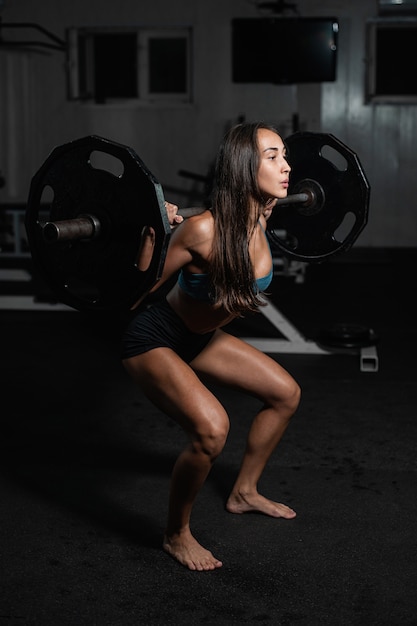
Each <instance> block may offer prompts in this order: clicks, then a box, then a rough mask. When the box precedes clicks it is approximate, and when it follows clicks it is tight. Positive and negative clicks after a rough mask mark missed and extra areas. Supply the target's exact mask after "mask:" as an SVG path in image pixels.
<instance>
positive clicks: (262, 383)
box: [123, 123, 300, 571]
mask: <svg viewBox="0 0 417 626" xmlns="http://www.w3.org/2000/svg"><path fill="white" fill-rule="evenodd" d="M289 173H290V166H289V165H288V162H287V160H286V152H285V146H284V143H283V141H282V139H281V137H280V136H279V135H278V133H277V132H276V130H275V129H274V128H273V127H271V126H269V125H266V124H263V123H245V124H239V125H237V126H235V127H233V128H232V129H231V130H230V131H229V132H228V134H227V135H226V137H225V139H224V142H223V144H222V146H221V147H220V150H219V153H218V157H217V161H216V167H215V178H214V190H213V195H212V207H211V209H210V210H206V211H204V212H203V213H201V214H200V215H195V216H193V217H190V218H188V219H187V220H185V221H183V222H182V223H181V224H180V225H178V226H176V228H175V230H174V232H173V234H172V236H171V239H170V243H169V248H168V252H167V257H166V261H165V264H164V269H163V275H162V278H161V280H160V281H159V282H158V284H157V285H155V287H154V288H153V291H154V290H155V289H157V288H158V287H159V286H160V285H161V284H162V283H164V282H165V281H166V280H167V279H168V278H169V277H170V276H172V275H173V274H174V273H176V272H178V271H179V276H178V280H177V282H176V284H175V285H174V287H173V288H172V289H171V290H170V291H169V292H168V294H167V296H166V298H164V299H163V300H162V302H157V303H156V304H153V305H152V306H150V307H149V308H148V309H145V310H143V311H140V312H139V313H138V314H137V316H136V317H134V319H133V320H132V322H131V323H130V325H129V328H128V329H127V332H126V334H125V337H124V348H123V364H124V366H125V368H126V370H127V372H128V373H129V374H130V376H131V377H132V378H133V380H134V381H135V382H136V383H137V384H139V386H140V387H141V388H142V390H143V392H144V393H145V394H146V396H147V397H148V398H149V399H150V400H151V401H152V402H153V403H154V404H155V405H156V406H157V407H158V408H159V409H161V410H162V411H163V412H164V413H166V414H167V415H169V416H170V417H171V418H173V419H174V420H175V421H176V422H177V423H178V424H179V425H180V426H181V427H182V428H183V429H184V431H185V433H186V434H187V436H188V440H189V441H188V445H187V446H186V447H185V449H184V450H183V451H182V452H181V454H180V455H179V457H178V459H177V461H176V463H175V466H174V468H173V472H172V477H171V488H170V497H169V511H168V522H167V526H166V531H165V535H164V540H163V548H164V550H165V551H166V552H167V553H169V554H170V555H171V556H173V557H174V558H175V559H176V560H177V561H179V562H180V563H181V564H182V565H184V566H186V567H188V568H189V569H190V570H198V571H203V570H213V569H216V568H218V567H221V565H222V562H221V561H220V560H219V559H217V558H216V557H215V556H214V555H213V554H212V553H211V552H210V551H209V550H207V549H206V548H204V547H203V546H202V545H201V544H200V543H199V542H198V541H197V540H196V539H195V538H194V536H193V535H192V533H191V530H190V516H191V511H192V507H193V504H194V501H195V499H196V497H197V494H198V493H199V491H200V489H201V487H202V486H203V484H204V481H205V480H206V478H207V476H208V474H209V472H210V469H211V467H212V465H213V462H214V461H215V459H216V458H217V456H218V455H219V454H220V453H221V451H222V449H223V447H224V445H225V442H226V438H227V435H228V431H229V418H228V415H227V413H226V411H225V409H224V407H223V406H222V405H221V404H220V402H219V401H218V400H217V398H216V397H215V396H214V395H213V394H212V392H211V391H210V390H209V388H208V387H206V386H205V384H204V382H203V381H204V380H205V381H211V382H214V383H217V384H222V385H229V386H231V387H233V388H234V389H240V390H241V391H244V392H245V393H247V394H250V395H252V396H255V397H256V398H258V399H259V400H260V401H261V402H262V408H261V409H260V411H259V413H258V414H257V415H256V416H255V418H254V420H253V423H252V426H251V428H250V430H249V434H248V439H247V445H246V450H245V453H244V456H243V460H242V464H241V467H240V470H239V473H238V476H237V479H236V482H235V484H234V486H233V488H232V491H231V493H230V495H229V497H228V500H227V502H226V509H227V510H228V511H229V512H230V513H238V514H241V513H246V512H253V511H256V512H259V513H262V514H265V515H269V516H271V517H277V518H278V517H281V518H286V519H291V518H293V517H295V515H296V514H295V511H293V510H292V509H290V508H289V507H288V506H286V505H285V504H281V503H278V502H274V501H272V500H269V499H267V498H265V497H264V496H262V495H260V494H259V493H258V491H257V483H258V481H259V478H260V476H261V474H262V472H263V470H264V468H265V466H266V464H267V461H268V459H269V458H270V456H271V454H272V452H273V451H274V450H275V448H276V446H277V444H278V442H279V441H280V439H281V437H282V435H283V434H284V431H285V429H286V427H287V425H288V422H289V419H290V417H291V416H292V415H293V414H294V412H295V411H296V409H297V407H298V404H299V401H300V388H299V386H298V384H297V383H296V381H295V380H294V379H293V378H292V377H291V376H290V375H289V374H288V372H286V371H285V370H284V369H283V368H282V367H281V366H280V365H279V364H278V363H276V362H275V361H274V360H273V359H271V358H270V357H268V356H267V355H265V354H264V353H263V352H260V351H259V350H257V349H256V348H254V347H252V346H250V345H248V344H246V343H245V342H244V341H242V340H241V339H239V338H237V337H234V336H232V335H230V334H228V333H226V332H225V331H224V330H222V326H224V325H226V324H227V323H229V322H231V320H233V319H235V318H236V317H241V316H243V315H244V314H245V313H248V312H252V311H256V310H257V309H258V308H259V306H262V304H264V299H263V297H262V292H263V291H265V290H266V289H267V287H268V286H269V284H270V282H271V280H272V275H273V271H272V270H273V266H272V257H271V252H270V249H269V244H268V240H267V238H266V235H265V229H266V221H267V219H268V218H269V216H270V215H271V212H272V209H273V207H274V205H275V204H276V201H277V198H284V197H286V195H287V189H288V180H289ZM166 205H167V211H168V216H169V219H170V223H171V224H173V225H175V224H177V223H178V222H181V220H182V218H181V217H180V216H178V215H177V207H176V206H175V205H172V204H170V203H166Z"/></svg>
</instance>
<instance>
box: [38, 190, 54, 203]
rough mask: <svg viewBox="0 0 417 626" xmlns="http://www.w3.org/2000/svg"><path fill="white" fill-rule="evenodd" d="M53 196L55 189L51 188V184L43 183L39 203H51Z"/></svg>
mask: <svg viewBox="0 0 417 626" xmlns="http://www.w3.org/2000/svg"><path fill="white" fill-rule="evenodd" d="M54 197H55V191H54V190H53V189H52V187H51V185H45V187H44V188H43V189H42V193H41V198H40V203H41V204H52V202H53V201H54Z"/></svg>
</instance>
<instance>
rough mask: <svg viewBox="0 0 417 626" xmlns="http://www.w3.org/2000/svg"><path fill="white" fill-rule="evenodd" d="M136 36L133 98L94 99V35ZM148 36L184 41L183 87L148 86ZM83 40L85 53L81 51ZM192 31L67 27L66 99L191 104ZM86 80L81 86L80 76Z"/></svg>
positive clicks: (105, 102)
mask: <svg viewBox="0 0 417 626" xmlns="http://www.w3.org/2000/svg"><path fill="white" fill-rule="evenodd" d="M123 34H126V35H132V34H134V35H135V36H136V93H137V96H135V97H122V96H115V97H112V96H108V97H106V98H105V100H104V101H103V100H100V101H97V99H96V96H97V94H96V93H95V88H94V80H95V58H94V37H96V36H101V35H123ZM151 39H161V40H166V39H181V40H184V41H185V50H186V52H185V67H184V75H185V83H186V85H185V90H184V91H175V92H173V91H166V92H161V91H158V92H152V91H151V89H150V82H151V71H152V67H151V64H150V60H149V41H150V40H151ZM81 42H83V45H84V50H85V55H83V54H82V52H81ZM191 60H192V30H191V27H188V26H178V27H176V26H173V27H162V28H161V27H153V26H152V27H151V26H118V27H114V26H107V27H106V26H104V27H96V26H88V27H70V28H68V29H67V94H68V100H70V101H80V102H84V103H89V104H91V103H95V104H101V105H111V104H129V103H137V104H141V103H143V104H154V103H173V104H190V103H191V102H192V100H193V93H192V80H191V79H192V63H191ZM82 77H83V78H84V79H85V81H86V89H85V90H83V89H82V85H81V82H80V81H81V78H82Z"/></svg>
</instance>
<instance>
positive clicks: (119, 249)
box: [25, 133, 370, 311]
mask: <svg viewBox="0 0 417 626" xmlns="http://www.w3.org/2000/svg"><path fill="white" fill-rule="evenodd" d="M286 144H287V148H288V151H289V161H290V165H291V167H292V172H291V177H290V188H289V194H288V196H287V198H285V199H281V200H279V201H278V203H277V206H276V207H275V208H274V211H273V212H272V215H271V217H270V218H269V220H268V229H267V234H268V237H269V239H270V242H271V244H272V246H273V247H275V248H276V249H278V251H279V253H282V254H284V255H286V256H289V257H290V258H294V259H297V260H302V261H306V262H321V261H324V260H326V259H327V258H329V257H331V256H333V255H334V254H337V253H340V252H344V251H347V250H348V249H349V248H350V247H351V246H352V245H353V243H354V241H355V240H356V239H357V237H358V235H359V233H360V232H361V231H362V229H363V228H364V227H365V225H366V223H367V216H368V207H369V194H370V187H369V183H368V181H367V179H366V176H365V173H364V171H363V169H362V166H361V164H360V161H359V159H358V157H357V155H356V154H355V153H354V152H353V151H352V150H351V149H350V148H348V147H347V146H346V145H345V144H343V143H342V142H340V141H339V140H337V139H336V138H335V137H334V136H333V135H328V134H321V133H295V134H294V135H291V136H290V137H289V138H287V139H286ZM325 147H326V148H329V149H331V150H332V151H333V153H334V154H333V155H332V159H329V158H328V156H327V155H326V156H324V148H325ZM97 155H98V157H101V158H102V159H103V158H104V161H105V162H100V158H99V159H98V161H99V162H98V163H97V164H96V163H95V159H93V156H97ZM334 155H336V157H338V158H339V160H341V161H342V162H343V166H342V167H340V164H339V163H337V160H338V159H337V158H336V159H333V157H334ZM107 159H110V160H111V161H112V163H111V166H110V167H109V164H108V163H107V161H106V160H107ZM115 163H116V164H117V166H118V168H119V169H118V170H117V168H116V170H117V171H115V168H114V165H115ZM344 196H347V197H344ZM45 198H46V200H45ZM164 202H165V199H164V193H163V190H162V187H161V185H160V183H159V182H158V181H157V179H156V178H155V177H154V175H153V174H152V173H151V172H150V170H148V168H147V167H146V165H145V164H144V162H143V161H142V160H141V159H140V157H139V156H138V155H137V153H136V152H135V151H134V150H133V149H132V148H129V147H128V146H125V145H123V144H120V143H116V142H114V141H110V140H109V139H104V138H102V137H98V136H95V135H91V136H88V137H84V138H81V139H78V140H75V141H72V142H69V143H68V144H64V145H62V146H58V147H56V148H55V149H54V150H53V151H52V152H51V153H50V155H49V156H48V158H47V159H46V161H45V162H44V163H43V165H42V166H41V167H40V168H39V170H38V171H37V173H36V174H35V175H34V177H33V178H32V181H31V186H30V190H29V197H28V204H27V211H26V217H25V227H26V232H27V237H28V243H29V248H30V251H31V255H32V259H33V264H34V269H35V271H37V272H38V273H39V274H40V275H41V276H42V278H43V279H44V280H45V282H46V283H47V284H48V286H49V287H50V288H51V289H52V292H53V293H54V294H55V295H56V297H57V299H58V300H60V301H62V302H64V303H66V304H68V305H69V306H71V307H73V308H76V309H79V310H81V311H84V310H96V311H97V310H99V311H101V310H109V309H128V308H130V307H131V306H132V305H133V303H134V302H136V301H137V300H139V299H140V298H141V297H142V296H143V295H145V294H146V293H147V292H148V291H149V290H150V289H151V288H152V286H153V285H154V284H155V283H156V282H157V281H158V280H159V278H160V277H161V275H162V270H163V265H164V262H165V257H166V252H167V249H168V244H169V238H170V235H171V231H172V229H171V225H170V224H169V222H168V218H167V213H166V210H165V206H164ZM203 210H205V209H204V208H199V207H191V208H188V209H182V210H180V211H179V213H180V214H182V215H183V216H184V217H185V218H186V217H188V216H190V215H192V214H196V213H199V212H201V211H203ZM347 214H349V215H351V216H353V218H354V223H353V225H349V229H348V232H347V234H343V236H342V237H337V236H336V234H335V231H336V230H337V229H338V228H339V227H340V225H341V224H342V222H343V221H344V219H345V217H346V215H347ZM149 227H152V229H153V230H154V232H155V249H154V254H153V256H152V259H151V261H150V264H149V267H147V269H146V271H139V270H138V267H137V265H136V262H137V259H138V254H139V250H140V245H141V233H142V232H144V229H146V228H149Z"/></svg>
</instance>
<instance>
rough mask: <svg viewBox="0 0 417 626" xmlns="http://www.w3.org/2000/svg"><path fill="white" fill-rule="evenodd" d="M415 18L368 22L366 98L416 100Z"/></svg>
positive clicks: (378, 100) (416, 22) (386, 100)
mask: <svg viewBox="0 0 417 626" xmlns="http://www.w3.org/2000/svg"><path fill="white" fill-rule="evenodd" d="M416 58H417V19H415V18H411V17H410V18H398V19H390V18H381V19H375V20H370V21H368V23H367V81H366V83H367V84H366V88H367V89H366V91H367V101H368V102H369V101H372V102H375V103H379V102H380V103H398V104H401V103H405V104H407V103H410V104H411V103H412V104H414V103H416V102H417V74H416V72H415V71H413V69H412V68H413V66H414V63H415V59H416Z"/></svg>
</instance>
